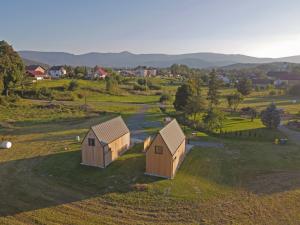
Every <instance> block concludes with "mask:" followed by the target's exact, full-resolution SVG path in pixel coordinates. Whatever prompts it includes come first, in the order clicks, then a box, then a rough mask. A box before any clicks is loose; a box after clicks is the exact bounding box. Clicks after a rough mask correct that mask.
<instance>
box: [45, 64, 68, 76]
mask: <svg viewBox="0 0 300 225" xmlns="http://www.w3.org/2000/svg"><path fill="white" fill-rule="evenodd" d="M48 73H49V75H50V76H51V77H52V78H60V77H61V76H64V75H66V74H67V71H66V69H65V68H64V67H63V66H52V67H51V68H50V69H49V71H48Z"/></svg>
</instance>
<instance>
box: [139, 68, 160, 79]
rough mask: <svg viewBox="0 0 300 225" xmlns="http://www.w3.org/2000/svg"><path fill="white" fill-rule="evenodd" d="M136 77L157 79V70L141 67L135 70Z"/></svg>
mask: <svg viewBox="0 0 300 225" xmlns="http://www.w3.org/2000/svg"><path fill="white" fill-rule="evenodd" d="M135 75H136V76H138V77H155V76H156V75H157V70H156V69H154V68H148V67H146V66H139V67H137V68H136V69H135Z"/></svg>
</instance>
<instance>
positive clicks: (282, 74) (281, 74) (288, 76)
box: [268, 71, 300, 80]
mask: <svg viewBox="0 0 300 225" xmlns="http://www.w3.org/2000/svg"><path fill="white" fill-rule="evenodd" d="M268 76H271V77H275V78H276V79H279V80H300V74H297V73H289V72H286V71H276V72H269V73H268Z"/></svg>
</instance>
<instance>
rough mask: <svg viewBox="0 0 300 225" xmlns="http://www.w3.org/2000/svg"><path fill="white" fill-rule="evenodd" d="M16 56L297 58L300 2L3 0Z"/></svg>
mask: <svg viewBox="0 0 300 225" xmlns="http://www.w3.org/2000/svg"><path fill="white" fill-rule="evenodd" d="M0 9H1V10H0V11H1V12H0V39H4V40H7V41H8V42H9V43H11V44H13V46H14V47H15V48H16V49H17V50H40V51H66V52H71V53H75V54H79V53H87V52H120V51H131V52H134V53H170V54H178V53H191V52H220V53H241V54H247V55H252V56H260V57H263V56H265V57H279V56H289V55H300V1H299V0H285V1H284V0H251V1H250V0H249V1H246V0H81V1H80V0H1V4H0Z"/></svg>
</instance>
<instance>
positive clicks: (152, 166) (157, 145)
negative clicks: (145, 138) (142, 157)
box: [145, 119, 186, 179]
mask: <svg viewBox="0 0 300 225" xmlns="http://www.w3.org/2000/svg"><path fill="white" fill-rule="evenodd" d="M185 155H186V146H185V135H184V133H183V131H182V130H181V128H180V126H179V124H178V123H177V121H176V120H175V119H174V120H172V121H171V122H169V123H168V124H167V125H166V126H165V127H164V128H162V129H161V130H160V131H159V132H158V133H157V134H156V136H155V137H154V138H153V140H152V141H151V143H150V145H149V146H148V148H147V150H146V173H145V174H147V175H152V176H158V177H163V178H169V179H172V178H173V177H174V176H175V174H176V171H177V169H178V168H179V166H180V164H181V163H182V161H183V160H184V157H185Z"/></svg>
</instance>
